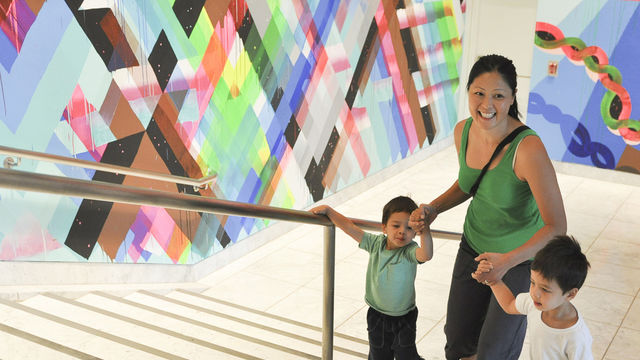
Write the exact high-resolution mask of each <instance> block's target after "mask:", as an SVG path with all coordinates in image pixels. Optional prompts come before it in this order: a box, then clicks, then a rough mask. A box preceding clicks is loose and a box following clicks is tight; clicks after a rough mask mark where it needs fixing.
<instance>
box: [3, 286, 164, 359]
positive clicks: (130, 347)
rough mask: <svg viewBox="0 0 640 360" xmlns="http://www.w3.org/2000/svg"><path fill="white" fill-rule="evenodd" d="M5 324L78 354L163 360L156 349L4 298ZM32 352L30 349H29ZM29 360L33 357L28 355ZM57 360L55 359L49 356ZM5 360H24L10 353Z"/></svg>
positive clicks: (110, 357)
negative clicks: (141, 345) (73, 350)
mask: <svg viewBox="0 0 640 360" xmlns="http://www.w3.org/2000/svg"><path fill="white" fill-rule="evenodd" d="M0 314H1V315H0V316H1V318H0V319H1V322H2V324H4V325H6V326H10V327H12V328H15V329H18V330H20V331H23V332H25V333H29V334H31V335H33V336H36V337H40V338H43V339H46V340H47V341H51V342H53V343H56V344H61V345H64V346H66V347H68V348H71V349H75V350H77V351H80V352H83V353H86V354H91V355H93V356H95V357H96V358H99V359H113V360H120V359H144V360H147V359H162V358H166V357H163V356H161V354H159V353H158V352H157V351H155V349H148V348H146V347H142V348H141V347H140V346H138V344H136V343H134V342H132V341H130V340H128V339H124V338H121V337H118V336H113V335H111V334H106V333H103V332H101V331H99V330H96V329H92V328H91V327H89V326H86V325H83V324H84V323H85V322H83V323H75V322H73V321H69V320H67V319H65V318H63V317H61V316H58V315H54V314H51V313H48V312H44V311H40V310H38V309H34V308H31V307H29V306H26V305H23V304H21V303H15V302H12V301H9V300H5V299H2V298H0ZM25 351H28V349H25ZM26 358H31V356H27V357H26ZM47 358H54V359H55V358H56V356H54V357H45V359H47ZM2 359H9V360H10V359H23V357H14V356H13V355H11V353H10V354H9V356H7V357H4V356H3V357H2Z"/></svg>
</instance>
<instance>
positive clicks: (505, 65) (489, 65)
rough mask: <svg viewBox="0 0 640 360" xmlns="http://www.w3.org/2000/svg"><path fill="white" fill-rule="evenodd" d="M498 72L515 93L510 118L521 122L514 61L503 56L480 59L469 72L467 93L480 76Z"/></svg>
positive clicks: (488, 56) (494, 55)
mask: <svg viewBox="0 0 640 360" xmlns="http://www.w3.org/2000/svg"><path fill="white" fill-rule="evenodd" d="M494 71H495V72H497V73H498V74H500V76H502V79H503V80H504V82H506V83H507V85H509V88H511V92H512V93H513V96H514V99H513V104H511V106H510V107H509V116H511V117H512V118H514V119H516V120H519V119H520V112H519V111H518V101H517V100H516V99H515V95H516V88H517V87H518V79H517V74H516V67H515V66H514V65H513V61H511V60H510V59H508V58H506V57H504V56H502V55H496V54H491V55H485V56H481V57H479V58H478V60H477V61H476V62H475V64H473V66H472V67H471V71H470V72H469V80H468V81H467V91H469V87H470V86H471V83H473V80H475V79H476V78H477V77H478V76H480V75H482V74H484V73H491V72H494Z"/></svg>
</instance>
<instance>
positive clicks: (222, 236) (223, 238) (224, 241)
mask: <svg viewBox="0 0 640 360" xmlns="http://www.w3.org/2000/svg"><path fill="white" fill-rule="evenodd" d="M216 237H217V238H218V241H219V242H220V245H222V247H223V248H225V247H227V245H229V243H230V242H231V237H229V234H227V231H226V230H225V229H224V227H223V226H220V228H219V229H218V233H217V234H216Z"/></svg>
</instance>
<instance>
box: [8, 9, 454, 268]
mask: <svg viewBox="0 0 640 360" xmlns="http://www.w3.org/2000/svg"><path fill="white" fill-rule="evenodd" d="M457 14H460V2H459V1H457V0H456V1H453V0H442V1H432V0H429V1H416V0H414V1H410V0H383V1H377V2H376V1H364V0H342V1H339V0H335V1H330V0H269V1H264V0H248V1H244V0H161V1H120V0H99V1H98V0H84V1H83V0H64V1H63V0H49V1H44V0H0V30H1V31H0V142H1V143H2V144H3V145H5V146H9V147H15V148H20V149H28V150H33V151H40V152H46V153H50V154H56V155H62V156H68V157H75V158H78V159H83V160H90V161H96V162H102V163H108V164H117V165H121V166H127V167H131V168H136V169H144V170H149V171H154V172H160V173H165V174H173V175H178V176H185V177H191V178H201V177H203V176H207V175H211V174H217V181H216V182H215V184H214V185H213V186H212V187H210V188H207V189H202V190H200V191H199V192H196V191H194V189H193V188H192V187H191V186H183V185H176V184H166V183H162V182H159V181H155V180H151V181H150V180H141V179H139V178H136V177H132V176H126V175H122V174H111V173H105V172H102V171H94V170H85V169H79V168H74V167H69V166H63V165H55V164H50V163H44V162H35V161H30V160H23V161H22V164H21V165H20V167H19V168H18V169H19V170H28V171H35V172H41V173H48V174H54V175H60V176H67V177H73V178H80V179H87V180H97V181H106V182H110V183H116V184H124V185H131V186H143V187H146V188H153V189H160V190H164V191H170V192H181V193H189V194H193V195H196V196H207V197H216V198H221V199H228V200H234V201H241V202H247V203H255V204H264V205H272V206H278V207H285V208H298V209H299V208H303V207H306V206H308V205H310V204H312V203H313V202H316V201H318V200H320V199H322V198H324V197H325V196H327V195H329V194H332V193H335V192H337V191H339V190H341V189H343V188H344V187H346V186H348V185H351V184H353V183H355V182H357V181H360V180H362V179H363V178H365V177H367V176H369V175H371V174H373V173H375V172H377V171H380V170H382V169H384V168H385V167H388V166H390V165H392V164H394V163H395V162H397V161H399V160H401V159H403V158H406V157H407V156H409V155H411V154H414V153H416V152H417V151H419V150H421V149H424V148H425V147H428V146H429V145H430V144H432V143H433V142H435V141H438V140H439V139H442V138H446V137H447V136H449V135H450V134H451V131H452V127H453V125H454V124H455V122H456V121H457V116H456V112H455V104H454V99H455V97H454V96H453V95H454V93H455V92H456V90H457V89H458V71H457V66H458V60H459V58H460V55H461V50H462V47H461V43H460V37H461V34H460V32H459V30H458V29H459V28H461V24H460V23H459V22H460V21H461V19H460V15H457ZM266 225H267V221H264V220H259V219H251V218H240V217H227V216H219V215H215V214H206V213H196V212H186V211H177V210H170V209H163V208H154V207H148V206H133V205H126V204H119V203H110V202H104V201H94V200H87V199H77V198H70V197H63V196H55V195H43V194H34V193H25V192H20V191H12V190H8V189H0V260H44V261H90V262H123V263H168V264H172V263H189V264H190V263H196V262H198V261H200V260H202V259H204V258H207V257H209V256H211V255H212V254H214V253H216V252H218V251H220V250H222V249H224V248H225V247H227V246H230V245H231V244H233V243H235V242H236V241H238V240H240V239H242V238H244V237H246V236H247V235H248V234H251V233H253V232H255V231H257V230H260V229H262V228H264V227H265V226H266ZM25 229H29V230H28V231H25Z"/></svg>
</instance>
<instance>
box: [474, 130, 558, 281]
mask: <svg viewBox="0 0 640 360" xmlns="http://www.w3.org/2000/svg"><path fill="white" fill-rule="evenodd" d="M514 171H515V174H516V176H518V177H519V178H520V179H521V180H523V181H526V182H527V183H528V184H529V187H530V188H531V192H532V194H533V197H534V199H535V200H536V203H537V205H538V210H539V211H540V216H541V217H542V221H543V222H544V226H543V227H542V228H540V230H538V231H537V232H536V233H535V234H534V235H533V236H532V237H531V238H530V239H529V240H527V242H526V243H524V244H522V245H521V246H520V247H518V248H516V249H514V250H512V251H510V252H508V253H506V254H496V253H485V254H481V255H480V256H478V257H477V258H476V260H477V261H480V260H483V259H484V260H488V261H489V262H491V263H492V264H493V266H494V270H493V271H491V272H488V273H486V274H482V275H480V276H478V281H480V282H482V281H484V280H488V281H489V282H493V281H497V280H498V279H501V278H502V276H503V275H504V274H505V273H506V272H507V271H508V270H509V269H511V268H512V267H514V266H516V265H518V264H520V263H522V262H523V261H525V260H528V259H530V258H532V257H533V256H534V255H535V254H536V252H538V250H540V249H541V248H542V247H544V245H545V244H546V243H547V242H548V241H549V240H551V239H552V238H553V237H554V236H556V235H561V234H564V233H566V231H567V218H566V215H565V212H564V205H563V202H562V195H561V193H560V188H559V186H558V181H557V179H556V173H555V170H554V169H553V165H552V164H551V160H549V156H548V155H547V151H546V150H545V148H544V145H543V144H542V141H541V140H540V138H538V137H537V136H527V137H525V138H524V139H523V140H522V142H521V143H520V146H519V147H518V152H517V156H516V163H515V166H514Z"/></svg>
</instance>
